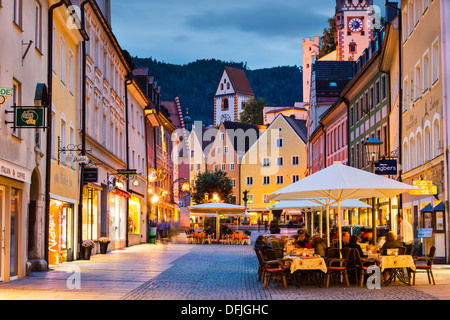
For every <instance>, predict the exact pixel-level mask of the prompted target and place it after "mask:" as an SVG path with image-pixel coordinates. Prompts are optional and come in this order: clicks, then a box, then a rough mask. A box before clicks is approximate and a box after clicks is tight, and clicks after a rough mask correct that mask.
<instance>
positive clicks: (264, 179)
mask: <svg viewBox="0 0 450 320" xmlns="http://www.w3.org/2000/svg"><path fill="white" fill-rule="evenodd" d="M268 184H270V177H269V176H264V177H263V185H268Z"/></svg>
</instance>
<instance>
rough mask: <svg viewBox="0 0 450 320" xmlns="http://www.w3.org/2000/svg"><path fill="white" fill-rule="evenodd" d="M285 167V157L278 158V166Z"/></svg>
mask: <svg viewBox="0 0 450 320" xmlns="http://www.w3.org/2000/svg"><path fill="white" fill-rule="evenodd" d="M283 165H284V159H283V157H278V158H277V166H280V167H281V166H283Z"/></svg>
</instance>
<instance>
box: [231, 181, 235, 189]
mask: <svg viewBox="0 0 450 320" xmlns="http://www.w3.org/2000/svg"><path fill="white" fill-rule="evenodd" d="M231 186H232V187H233V188H236V179H231Z"/></svg>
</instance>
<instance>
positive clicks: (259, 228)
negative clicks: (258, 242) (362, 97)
mask: <svg viewBox="0 0 450 320" xmlns="http://www.w3.org/2000/svg"><path fill="white" fill-rule="evenodd" d="M260 231H261V219H260V218H258V232H260Z"/></svg>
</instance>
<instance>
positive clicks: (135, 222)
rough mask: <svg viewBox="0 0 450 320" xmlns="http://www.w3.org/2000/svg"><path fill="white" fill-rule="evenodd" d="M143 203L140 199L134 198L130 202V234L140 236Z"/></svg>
mask: <svg viewBox="0 0 450 320" xmlns="http://www.w3.org/2000/svg"><path fill="white" fill-rule="evenodd" d="M140 216H141V202H140V199H139V198H137V197H135V196H132V197H131V198H130V200H129V209H128V233H129V234H139V231H140Z"/></svg>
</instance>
